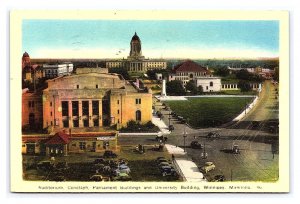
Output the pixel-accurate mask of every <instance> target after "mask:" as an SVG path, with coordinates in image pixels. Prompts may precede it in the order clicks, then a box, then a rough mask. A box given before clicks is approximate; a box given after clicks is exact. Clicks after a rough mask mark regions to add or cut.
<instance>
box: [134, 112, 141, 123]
mask: <svg viewBox="0 0 300 204" xmlns="http://www.w3.org/2000/svg"><path fill="white" fill-rule="evenodd" d="M135 120H136V121H141V120H142V113H141V111H140V110H137V111H136V112H135Z"/></svg>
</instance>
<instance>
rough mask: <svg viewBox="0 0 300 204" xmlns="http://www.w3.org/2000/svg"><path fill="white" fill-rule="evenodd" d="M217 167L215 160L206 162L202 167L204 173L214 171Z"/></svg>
mask: <svg viewBox="0 0 300 204" xmlns="http://www.w3.org/2000/svg"><path fill="white" fill-rule="evenodd" d="M215 168H216V166H215V165H214V163H213V162H205V165H204V166H203V167H202V168H201V170H202V171H203V172H204V173H207V172H209V171H212V170H214V169H215Z"/></svg>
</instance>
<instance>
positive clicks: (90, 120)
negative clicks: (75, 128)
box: [88, 100, 94, 127]
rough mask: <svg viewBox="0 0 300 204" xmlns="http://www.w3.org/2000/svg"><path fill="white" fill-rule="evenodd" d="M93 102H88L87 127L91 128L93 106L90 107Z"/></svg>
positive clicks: (92, 124)
mask: <svg viewBox="0 0 300 204" xmlns="http://www.w3.org/2000/svg"><path fill="white" fill-rule="evenodd" d="M92 104H93V102H92V100H89V118H88V120H89V127H93V126H94V123H93V106H92Z"/></svg>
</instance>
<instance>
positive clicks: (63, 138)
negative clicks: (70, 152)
mask: <svg viewBox="0 0 300 204" xmlns="http://www.w3.org/2000/svg"><path fill="white" fill-rule="evenodd" d="M68 143H69V135H67V134H66V133H63V132H58V133H56V134H55V135H54V136H53V137H51V138H50V139H49V140H48V141H47V142H46V144H48V145H49V144H68Z"/></svg>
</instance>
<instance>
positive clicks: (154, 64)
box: [106, 33, 167, 73]
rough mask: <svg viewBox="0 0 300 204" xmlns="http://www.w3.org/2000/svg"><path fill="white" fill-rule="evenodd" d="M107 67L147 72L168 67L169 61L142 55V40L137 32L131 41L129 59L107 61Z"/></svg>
mask: <svg viewBox="0 0 300 204" xmlns="http://www.w3.org/2000/svg"><path fill="white" fill-rule="evenodd" d="M106 67H107V68H125V69H127V70H128V71H130V72H143V73H144V72H146V71H147V70H152V69H166V68H167V62H166V61H165V60H161V59H145V57H144V56H143V55H142V42H141V40H140V38H139V36H138V35H137V34H136V33H135V34H134V36H133V37H132V38H131V41H130V53H129V56H128V57H127V59H119V60H111V61H107V62H106Z"/></svg>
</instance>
